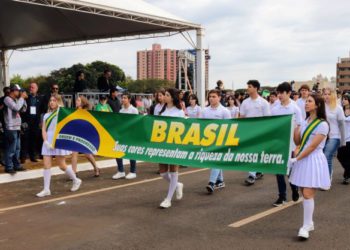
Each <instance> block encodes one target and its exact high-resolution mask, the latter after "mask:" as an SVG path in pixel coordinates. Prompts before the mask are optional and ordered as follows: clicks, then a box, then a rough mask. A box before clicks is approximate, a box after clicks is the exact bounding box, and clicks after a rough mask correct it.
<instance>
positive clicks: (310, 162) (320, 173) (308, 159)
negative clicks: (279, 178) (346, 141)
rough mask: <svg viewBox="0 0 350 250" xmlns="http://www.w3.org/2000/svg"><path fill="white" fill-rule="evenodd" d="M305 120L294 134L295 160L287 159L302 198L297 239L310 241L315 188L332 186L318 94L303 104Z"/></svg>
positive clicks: (323, 115)
mask: <svg viewBox="0 0 350 250" xmlns="http://www.w3.org/2000/svg"><path fill="white" fill-rule="evenodd" d="M305 110H306V113H307V115H306V120H305V121H303V123H302V124H301V126H300V129H296V130H295V132H294V142H295V144H296V145H299V150H298V152H296V158H292V159H291V160H290V163H291V166H292V170H291V174H290V177H289V180H290V182H291V183H292V184H294V185H296V186H298V187H300V188H301V192H302V194H303V197H304V201H303V208H304V223H303V226H302V227H301V228H300V230H299V233H298V236H299V237H301V238H305V239H307V238H309V232H310V231H312V230H314V222H313V218H312V217H313V212H314V196H315V193H316V189H318V188H324V189H325V188H329V187H330V185H331V182H330V176H329V171H328V164H327V159H326V156H325V155H324V153H323V148H324V146H325V143H326V138H327V135H328V133H329V125H328V123H327V121H326V111H325V102H324V100H323V98H322V97H321V96H320V95H318V94H313V95H310V96H309V97H308V98H307V99H306V104H305Z"/></svg>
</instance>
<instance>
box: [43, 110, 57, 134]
mask: <svg viewBox="0 0 350 250" xmlns="http://www.w3.org/2000/svg"><path fill="white" fill-rule="evenodd" d="M57 112H58V110H56V111H54V112H52V114H51V115H49V117H48V118H46V120H45V127H46V131H47V130H48V129H49V126H50V124H51V122H52V120H53V118H55V117H56V116H57Z"/></svg>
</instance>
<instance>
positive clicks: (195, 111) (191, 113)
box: [186, 94, 201, 118]
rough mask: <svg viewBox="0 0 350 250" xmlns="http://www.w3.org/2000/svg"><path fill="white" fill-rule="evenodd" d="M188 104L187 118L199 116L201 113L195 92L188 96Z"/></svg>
mask: <svg viewBox="0 0 350 250" xmlns="http://www.w3.org/2000/svg"><path fill="white" fill-rule="evenodd" d="M188 99H189V102H190V105H189V106H188V107H187V108H186V114H187V116H188V117H189V118H199V116H200V114H201V107H200V106H199V103H198V98H197V96H196V95H195V94H191V95H189V97H188Z"/></svg>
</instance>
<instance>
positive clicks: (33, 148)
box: [20, 82, 42, 163]
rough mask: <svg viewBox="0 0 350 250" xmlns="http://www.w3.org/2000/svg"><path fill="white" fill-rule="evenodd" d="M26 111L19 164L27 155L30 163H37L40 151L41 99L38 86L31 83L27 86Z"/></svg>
mask: <svg viewBox="0 0 350 250" xmlns="http://www.w3.org/2000/svg"><path fill="white" fill-rule="evenodd" d="M26 102H27V110H26V112H25V113H23V114H21V116H22V137H21V156H20V158H21V163H24V162H25V160H26V158H27V155H28V154H29V158H30V160H31V161H32V162H38V160H37V155H39V154H40V151H41V144H40V142H41V139H40V138H41V129H40V118H41V115H42V114H41V106H42V98H41V96H39V94H38V85H37V84H36V83H35V82H33V83H31V84H30V85H29V95H28V98H27V99H26Z"/></svg>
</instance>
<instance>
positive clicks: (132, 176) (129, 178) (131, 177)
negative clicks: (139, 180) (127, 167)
mask: <svg viewBox="0 0 350 250" xmlns="http://www.w3.org/2000/svg"><path fill="white" fill-rule="evenodd" d="M124 175H125V173H124ZM135 178H136V174H135V173H128V175H127V176H125V179H127V180H131V179H135Z"/></svg>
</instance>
